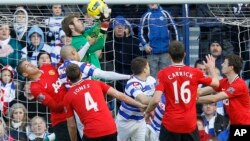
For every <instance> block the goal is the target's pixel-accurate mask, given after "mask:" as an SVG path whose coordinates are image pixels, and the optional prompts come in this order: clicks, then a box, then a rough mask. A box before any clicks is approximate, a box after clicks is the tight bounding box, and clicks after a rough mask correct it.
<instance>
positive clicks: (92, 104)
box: [84, 92, 99, 112]
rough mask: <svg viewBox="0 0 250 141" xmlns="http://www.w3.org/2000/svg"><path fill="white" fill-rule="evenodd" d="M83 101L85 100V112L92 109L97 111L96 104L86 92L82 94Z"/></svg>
mask: <svg viewBox="0 0 250 141" xmlns="http://www.w3.org/2000/svg"><path fill="white" fill-rule="evenodd" d="M84 99H85V106H86V109H87V111H89V110H91V109H94V111H95V112H97V111H99V109H98V105H97V102H94V100H93V98H92V97H91V95H90V93H89V92H86V93H85V94H84Z"/></svg>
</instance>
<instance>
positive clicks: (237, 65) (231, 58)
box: [225, 54, 243, 74]
mask: <svg viewBox="0 0 250 141" xmlns="http://www.w3.org/2000/svg"><path fill="white" fill-rule="evenodd" d="M225 59H227V60H228V66H233V67H234V72H235V73H237V74H240V71H241V69H242V66H243V61H242V58H241V57H240V56H238V55H235V54H232V55H228V56H226V57H225Z"/></svg>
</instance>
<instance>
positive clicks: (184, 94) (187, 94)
mask: <svg viewBox="0 0 250 141" xmlns="http://www.w3.org/2000/svg"><path fill="white" fill-rule="evenodd" d="M180 85H181V88H180V92H179V90H178V83H177V81H174V83H173V87H174V99H175V103H176V104H178V103H180V100H179V95H178V94H179V93H180V95H181V100H182V101H183V102H184V103H185V104H188V103H189V102H190V100H191V91H190V89H188V88H187V86H189V85H190V81H184V82H183V83H182V84H180Z"/></svg>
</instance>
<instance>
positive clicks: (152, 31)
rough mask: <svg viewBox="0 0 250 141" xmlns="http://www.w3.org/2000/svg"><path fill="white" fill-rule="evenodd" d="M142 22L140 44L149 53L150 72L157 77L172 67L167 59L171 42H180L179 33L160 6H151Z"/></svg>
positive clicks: (139, 35) (168, 15)
mask: <svg viewBox="0 0 250 141" xmlns="http://www.w3.org/2000/svg"><path fill="white" fill-rule="evenodd" d="M148 6H149V9H148V12H146V13H145V14H144V15H143V16H142V17H141V21H140V26H139V34H138V37H139V39H140V43H141V44H142V46H143V49H144V50H145V51H146V53H147V59H148V62H149V66H150V72H151V75H152V76H153V77H156V74H157V72H158V71H159V70H160V69H162V68H164V67H166V66H168V65H170V63H171V62H170V59H168V58H167V54H168V49H169V44H170V41H171V40H178V32H177V28H176V25H175V23H174V21H173V19H172V17H171V15H170V14H169V13H168V12H167V11H165V10H163V9H162V8H161V6H160V5H159V4H149V5H148Z"/></svg>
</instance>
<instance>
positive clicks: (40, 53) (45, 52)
mask: <svg viewBox="0 0 250 141" xmlns="http://www.w3.org/2000/svg"><path fill="white" fill-rule="evenodd" d="M43 54H47V55H48V56H49V60H50V62H52V60H51V55H50V54H49V53H48V52H47V51H45V50H40V52H39V54H38V55H37V58H36V59H37V62H38V60H39V59H40V57H41V55H43Z"/></svg>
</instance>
